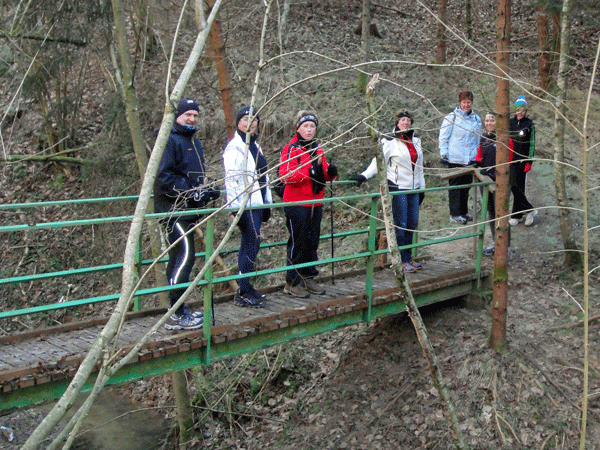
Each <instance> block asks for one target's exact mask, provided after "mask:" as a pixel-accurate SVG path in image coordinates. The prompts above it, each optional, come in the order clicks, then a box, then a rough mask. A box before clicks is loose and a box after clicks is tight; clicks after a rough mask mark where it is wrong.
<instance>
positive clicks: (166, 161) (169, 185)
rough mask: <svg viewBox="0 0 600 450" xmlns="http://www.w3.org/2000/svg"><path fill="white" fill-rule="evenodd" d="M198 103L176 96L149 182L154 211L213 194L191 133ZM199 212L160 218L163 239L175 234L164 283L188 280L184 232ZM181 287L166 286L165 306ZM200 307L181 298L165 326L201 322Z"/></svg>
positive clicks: (189, 246)
mask: <svg viewBox="0 0 600 450" xmlns="http://www.w3.org/2000/svg"><path fill="white" fill-rule="evenodd" d="M199 111H200V108H199V107H198V104H197V103H196V102H195V101H194V100H192V99H190V98H184V99H182V100H181V101H180V102H179V104H178V106H177V112H176V113H175V115H176V119H175V122H174V123H173V128H172V129H171V134H170V136H169V140H168V141H167V145H166V147H165V151H164V153H163V156H162V160H161V162H160V166H159V167H158V173H157V175H156V181H155V182H154V212H156V213H169V212H171V213H172V212H179V211H182V210H193V209H200V208H202V207H203V206H204V205H206V204H207V203H208V202H210V201H212V200H216V199H217V198H218V197H219V194H220V192H219V190H218V188H215V187H212V186H210V185H207V184H205V176H206V169H205V164H204V153H203V149H202V145H201V144H200V141H199V140H198V139H196V138H195V137H194V134H195V133H196V131H197V130H198V128H197V126H196V124H197V123H198V117H199ZM199 219H200V215H199V214H195V213H194V214H189V215H179V216H167V217H164V218H162V219H161V223H162V224H163V225H164V227H165V229H166V231H167V241H168V243H169V245H171V244H172V243H174V242H176V241H177V240H178V239H180V240H179V241H178V242H177V243H176V244H175V245H174V246H173V247H172V248H171V250H169V262H168V264H167V270H166V272H167V278H168V281H169V285H170V286H172V285H175V284H180V283H187V282H189V278H190V273H191V271H192V267H193V266H194V260H195V248H194V235H193V234H192V233H189V234H188V231H190V230H191V229H192V228H193V227H194V225H195V224H196V222H197V221H198V220H199ZM184 292H185V288H180V289H174V290H171V291H169V298H170V300H171V306H173V305H174V304H175V303H176V302H177V300H179V297H181V295H182V294H183V293H184ZM202 323H203V317H202V313H200V312H195V311H193V310H192V309H191V308H190V307H189V306H188V305H187V304H186V303H183V304H182V305H181V306H180V307H179V308H178V309H177V311H176V312H175V313H174V314H172V315H171V317H169V320H168V321H167V324H166V328H167V329H169V330H194V329H196V328H200V327H202Z"/></svg>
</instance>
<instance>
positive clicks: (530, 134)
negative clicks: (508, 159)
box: [510, 117, 535, 161]
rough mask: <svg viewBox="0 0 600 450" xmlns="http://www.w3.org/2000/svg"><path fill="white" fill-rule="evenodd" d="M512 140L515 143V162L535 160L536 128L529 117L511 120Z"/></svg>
mask: <svg viewBox="0 0 600 450" xmlns="http://www.w3.org/2000/svg"><path fill="white" fill-rule="evenodd" d="M510 138H511V139H512V141H513V146H514V148H513V152H514V155H513V161H518V160H520V159H530V158H533V153H534V150H535V126H534V125H533V121H532V120H531V119H530V118H529V117H523V118H522V119H521V120H517V118H516V117H512V118H511V119H510Z"/></svg>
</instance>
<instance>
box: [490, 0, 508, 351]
mask: <svg viewBox="0 0 600 450" xmlns="http://www.w3.org/2000/svg"><path fill="white" fill-rule="evenodd" d="M496 47H497V54H496V66H497V71H496V73H497V78H496V80H497V81H496V92H497V93H496V113H497V115H498V117H497V120H496V135H497V143H496V198H495V200H496V211H495V213H496V218H497V219H496V222H495V224H494V226H495V227H496V242H495V251H494V279H493V283H494V300H493V304H492V329H491V333H490V336H489V338H488V344H489V346H490V347H491V348H493V349H494V350H496V351H502V350H504V349H505V348H506V320H507V317H506V316H507V312H506V310H507V303H508V300H507V299H508V245H509V233H510V230H509V225H508V204H509V199H510V193H509V189H510V183H509V178H510V176H509V165H508V160H509V147H508V141H509V136H508V131H509V128H508V127H509V125H508V121H509V114H510V112H509V111H510V107H509V97H510V96H509V84H508V73H509V68H510V53H509V51H510V0H499V1H498V22H497V41H496Z"/></svg>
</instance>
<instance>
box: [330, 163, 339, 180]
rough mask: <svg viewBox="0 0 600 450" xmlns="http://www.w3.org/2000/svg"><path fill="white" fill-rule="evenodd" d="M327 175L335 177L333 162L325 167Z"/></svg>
mask: <svg viewBox="0 0 600 450" xmlns="http://www.w3.org/2000/svg"><path fill="white" fill-rule="evenodd" d="M327 175H329V178H335V177H337V176H338V170H337V167H335V166H334V165H333V164H331V165H330V166H329V167H328V168H327Z"/></svg>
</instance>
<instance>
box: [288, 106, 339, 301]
mask: <svg viewBox="0 0 600 450" xmlns="http://www.w3.org/2000/svg"><path fill="white" fill-rule="evenodd" d="M318 125H319V121H318V119H317V117H316V115H315V114H314V113H313V112H311V111H300V112H299V113H298V116H297V121H296V134H295V135H294V137H293V138H292V140H291V141H290V142H288V144H287V145H286V146H285V147H283V149H282V150H281V161H280V166H279V176H280V177H281V178H282V179H283V182H284V183H285V189H284V191H283V202H284V203H288V202H298V201H310V203H305V204H300V205H291V206H285V207H284V212H285V218H286V226H287V228H288V230H289V232H290V237H289V239H288V242H287V263H288V265H289V266H292V268H291V269H289V270H288V271H287V274H286V277H285V281H286V283H285V287H284V288H283V292H284V293H286V294H289V295H291V296H293V297H299V298H306V297H309V295H310V294H324V293H325V289H324V288H323V286H322V285H320V284H319V283H317V282H316V281H315V277H316V276H317V275H318V274H319V271H318V269H317V268H316V266H310V267H302V268H299V269H296V268H295V267H294V266H296V265H298V264H303V263H310V262H316V261H318V260H319V257H318V255H317V249H318V247H319V239H320V236H321V219H322V218H323V203H320V202H314V200H320V199H322V198H323V197H324V196H325V182H326V181H332V180H333V179H334V178H336V177H337V175H338V170H337V168H336V166H334V165H330V164H328V163H327V159H326V158H325V153H324V152H323V149H322V148H321V145H320V144H319V142H317V141H316V140H315V137H316V134H317V127H318Z"/></svg>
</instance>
